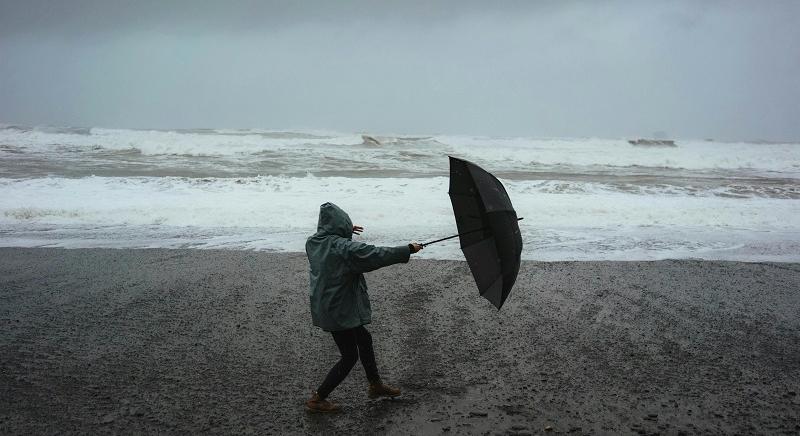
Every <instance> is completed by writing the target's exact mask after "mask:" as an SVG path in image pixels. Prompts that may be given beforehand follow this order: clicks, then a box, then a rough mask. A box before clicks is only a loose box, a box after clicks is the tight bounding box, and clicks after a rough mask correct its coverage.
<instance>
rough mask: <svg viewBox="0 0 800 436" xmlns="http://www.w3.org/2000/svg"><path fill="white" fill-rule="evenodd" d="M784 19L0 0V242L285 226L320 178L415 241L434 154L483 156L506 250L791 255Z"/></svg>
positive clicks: (793, 127)
mask: <svg viewBox="0 0 800 436" xmlns="http://www.w3.org/2000/svg"><path fill="white" fill-rule="evenodd" d="M797 22H800V2H796V1H780V0H776V1H770V2H750V1H730V2H716V1H705V2H696V1H681V0H678V1H670V2H662V1H607V2H577V1H576V2H571V1H562V2H546V1H541V2H539V1H506V2H494V3H491V2H483V1H471V0H462V1H449V0H445V1H439V2H429V1H417V0H407V1H403V2H394V1H387V2H367V1H342V2H328V1H317V0H310V1H278V0H266V1H250V0H238V1H232V2H221V1H207V2H196V1H190V0H172V1H168V2H156V1H150V0H142V1H136V2H130V1H117V0H75V1H70V2H61V1H51V0H29V1H24V2H22V1H8V0H0V123H2V124H1V125H0V246H57V247H119V248H124V247H134V248H144V247H176V248H177V247H190V248H224V249H257V250H278V251H302V250H303V244H304V241H305V238H306V237H307V236H308V235H309V234H311V233H312V232H313V231H314V230H315V227H316V219H317V208H318V206H319V204H320V203H323V202H326V201H331V202H335V203H337V204H339V205H340V206H341V207H342V208H344V209H345V210H347V211H348V212H349V213H350V214H351V216H352V217H353V220H354V221H355V222H357V223H359V224H361V225H364V226H365V227H366V232H365V233H364V234H363V235H362V236H359V237H358V238H359V239H360V240H363V241H366V242H370V243H375V244H404V243H407V242H409V241H411V240H416V241H420V242H424V241H427V240H431V239H437V238H439V237H443V236H448V235H450V234H452V233H453V232H454V230H455V223H454V220H453V217H452V210H451V207H450V202H449V198H448V196H447V188H448V186H447V184H448V180H447V172H448V168H447V164H448V160H447V156H448V155H453V156H456V157H460V158H463V159H467V160H470V161H473V162H475V163H477V164H478V165H481V166H483V167H484V168H485V169H486V170H488V171H490V172H492V173H494V174H495V175H497V176H498V177H499V178H500V179H501V180H502V181H503V183H504V184H505V186H506V187H507V189H508V191H509V194H510V196H511V199H512V201H513V203H514V205H515V207H516V208H517V212H518V215H519V216H523V217H525V220H524V221H522V222H520V225H521V230H522V234H523V240H524V245H525V248H524V250H523V253H522V255H523V258H525V259H540V260H568V259H580V260H593V259H619V260H633V259H662V258H703V259H731V260H747V261H761V260H775V261H798V260H800V254H799V253H800V219H798V217H799V216H800V188H799V187H798V186H799V185H800V184H798V179H800V144H799V143H800V123H798V121H797V120H800V104H799V103H798V102H800V79H798V78H800V44H798V43H797V41H800V26H797ZM67 126H82V127H67ZM198 127H204V128H198ZM363 135H368V136H369V138H365V137H364V136H363ZM370 138H371V139H370ZM637 138H655V139H658V138H663V139H674V140H675V146H652V145H650V146H647V145H634V144H631V143H629V142H628V140H630V139H637ZM421 256H423V257H429V258H453V259H460V258H462V257H461V254H460V251H459V247H458V243H457V242H456V241H448V242H444V243H442V244H437V245H434V246H431V247H429V248H427V249H426V250H424V252H423V253H421Z"/></svg>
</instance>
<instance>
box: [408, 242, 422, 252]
mask: <svg viewBox="0 0 800 436" xmlns="http://www.w3.org/2000/svg"><path fill="white" fill-rule="evenodd" d="M408 248H409V249H410V250H411V252H412V253H416V252H418V251H419V250H422V249H423V248H425V247H423V246H422V245H420V244H417V243H416V242H412V243H410V244H408Z"/></svg>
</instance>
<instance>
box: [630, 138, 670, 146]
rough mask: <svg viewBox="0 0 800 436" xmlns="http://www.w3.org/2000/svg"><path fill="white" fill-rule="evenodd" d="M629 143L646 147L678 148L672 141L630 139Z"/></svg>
mask: <svg viewBox="0 0 800 436" xmlns="http://www.w3.org/2000/svg"><path fill="white" fill-rule="evenodd" d="M628 143H629V144H631V145H640V146H645V147H677V145H675V141H673V140H671V139H642V138H640V139H629V140H628Z"/></svg>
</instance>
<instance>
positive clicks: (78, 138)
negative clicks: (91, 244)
mask: <svg viewBox="0 0 800 436" xmlns="http://www.w3.org/2000/svg"><path fill="white" fill-rule="evenodd" d="M377 138H378V140H379V141H380V142H381V145H378V146H370V147H366V146H364V140H363V139H362V137H361V135H359V134H343V133H335V132H279V131H269V130H196V131H157V130H125V129H103V128H91V129H65V128H61V129H43V128H39V129H20V128H4V129H0V146H11V147H17V148H22V149H26V150H30V151H37V150H38V151H59V150H62V149H63V148H65V147H67V148H69V147H72V148H75V149H84V150H97V149H102V150H112V151H113V150H117V151H137V152H140V153H141V154H143V155H146V156H166V157H167V158H168V156H171V155H184V156H247V155H252V154H257V153H264V152H271V151H272V152H274V151H280V152H282V153H284V157H288V158H291V159H290V160H292V161H293V162H296V161H298V160H303V161H304V163H305V164H308V165H310V166H312V167H313V166H314V162H318V161H319V160H321V159H324V158H325V157H326V156H329V155H330V156H331V157H335V158H337V159H346V158H350V159H352V160H354V161H357V162H361V163H362V165H363V166H365V167H372V168H374V167H376V165H380V166H385V165H389V166H390V167H391V168H398V169H406V170H408V171H415V170H417V169H419V168H420V167H431V168H445V167H446V160H442V162H444V163H443V164H438V163H432V162H429V161H431V160H432V159H433V157H435V156H440V157H441V156H446V155H448V154H452V155H456V156H459V157H461V158H464V159H467V160H472V161H475V162H476V163H478V164H485V165H487V166H489V167H491V168H492V169H493V170H494V171H529V170H532V169H541V168H542V167H543V166H544V167H559V166H573V167H574V166H578V167H586V168H595V169H600V170H602V169H605V170H613V169H614V168H620V167H625V168H636V167H642V168H674V169H687V170H703V169H709V170H737V169H744V170H750V171H752V172H755V173H765V174H776V173H780V174H781V175H782V176H784V177H793V178H800V152H798V149H799V148H800V144H752V143H743V142H737V143H725V142H715V141H692V140H686V141H678V146H677V147H663V148H661V147H654V148H647V147H635V146H632V145H630V144H628V142H627V141H626V140H624V139H596V138H582V139H533V138H489V137H473V136H435V137H425V136H415V137H411V136H380V135H378V136H377ZM293 153H294V154H293Z"/></svg>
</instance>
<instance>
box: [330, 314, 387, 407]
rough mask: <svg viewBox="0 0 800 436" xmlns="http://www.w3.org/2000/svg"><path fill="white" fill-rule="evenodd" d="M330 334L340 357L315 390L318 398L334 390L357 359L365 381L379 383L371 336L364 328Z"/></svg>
mask: <svg viewBox="0 0 800 436" xmlns="http://www.w3.org/2000/svg"><path fill="white" fill-rule="evenodd" d="M331 334H332V335H333V340H334V341H336V346H337V347H339V353H340V354H341V355H342V357H341V358H340V359H339V361H338V362H336V365H333V368H331V370H330V371H328V376H327V377H325V381H323V382H322V384H321V385H320V387H319V389H317V393H318V394H319V396H320V398H326V397H327V396H328V395H329V394H330V393H331V392H332V391H333V390H334V389H336V386H339V383H341V382H342V380H344V378H345V377H347V374H349V373H350V370H351V369H353V366H354V365H355V364H356V361H357V360H358V359H359V357H360V358H361V364H362V365H364V371H365V372H366V373H367V380H369V382H370V383H379V382H380V381H381V378H380V376H379V375H378V365H377V364H375V352H374V351H373V349H372V335H370V334H369V332H368V331H367V329H365V328H364V326H359V327H356V328H352V329H349V330H342V331H338V332H331Z"/></svg>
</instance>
